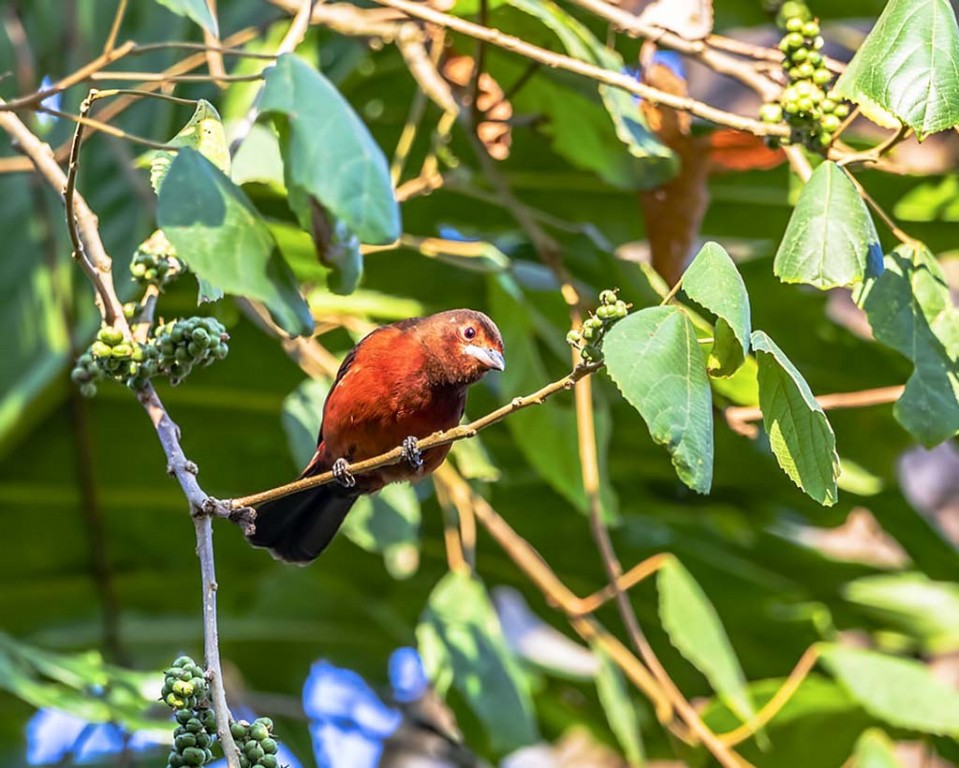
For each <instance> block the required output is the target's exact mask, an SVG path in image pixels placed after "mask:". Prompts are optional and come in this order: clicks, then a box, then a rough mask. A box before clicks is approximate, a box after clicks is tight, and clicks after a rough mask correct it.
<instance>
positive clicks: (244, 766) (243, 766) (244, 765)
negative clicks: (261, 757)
mask: <svg viewBox="0 0 959 768" xmlns="http://www.w3.org/2000/svg"><path fill="white" fill-rule="evenodd" d="M252 766H253V763H251V762H250V758H248V757H247V756H246V755H244V754H241V755H240V768H252Z"/></svg>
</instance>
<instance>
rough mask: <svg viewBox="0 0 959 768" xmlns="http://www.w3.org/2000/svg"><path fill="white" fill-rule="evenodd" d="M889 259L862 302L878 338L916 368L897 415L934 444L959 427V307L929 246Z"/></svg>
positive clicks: (924, 441) (907, 248)
mask: <svg viewBox="0 0 959 768" xmlns="http://www.w3.org/2000/svg"><path fill="white" fill-rule="evenodd" d="M885 263H886V270H885V272H884V273H883V274H882V275H881V276H880V277H879V278H877V279H875V280H871V281H869V283H868V284H867V285H865V286H864V287H863V290H862V292H861V294H860V296H859V297H858V302H859V305H860V306H861V307H862V308H863V309H864V310H865V312H866V315H867V316H868V317H869V324H870V325H871V326H872V330H873V333H874V334H875V337H876V339H878V340H879V341H880V342H882V343H883V344H885V345H886V346H889V347H892V348H893V349H895V350H896V351H897V352H899V353H901V354H903V355H905V356H906V357H907V358H909V359H910V360H911V361H912V363H913V365H914V366H915V369H914V370H913V373H912V376H910V377H909V380H908V381H907V382H906V390H905V392H904V393H903V396H902V397H901V398H899V402H897V403H896V406H895V408H894V410H893V413H894V414H895V416H896V419H897V420H898V421H899V423H900V424H902V425H903V426H904V427H905V428H906V429H908V430H909V431H910V432H911V433H912V434H913V435H915V437H916V438H917V439H918V440H919V441H920V442H922V444H923V445H925V446H927V447H931V446H933V445H937V444H938V443H941V442H942V441H943V440H946V439H948V438H950V437H952V436H953V435H954V434H956V432H957V431H959V368H957V364H959V311H957V309H956V307H955V305H954V304H953V303H952V298H951V296H950V293H949V286H948V285H947V283H946V278H945V276H944V275H943V272H942V268H941V267H940V266H939V263H938V262H937V261H936V259H935V257H934V256H933V255H932V254H931V253H930V252H929V251H928V250H927V249H926V248H925V246H920V245H917V246H907V245H900V246H899V247H898V248H896V250H894V251H893V252H892V253H891V254H889V255H888V256H886V262H885Z"/></svg>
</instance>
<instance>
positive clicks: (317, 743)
mask: <svg viewBox="0 0 959 768" xmlns="http://www.w3.org/2000/svg"><path fill="white" fill-rule="evenodd" d="M310 735H311V736H312V737H313V754H314V755H315V756H316V766H317V768H376V766H377V765H378V764H379V762H380V755H381V754H382V753H383V742H382V741H380V740H378V739H372V738H370V737H369V736H367V735H365V734H364V733H363V732H362V731H358V730H344V729H341V728H338V727H337V726H336V725H334V724H333V723H330V722H320V723H313V724H312V725H311V726H310Z"/></svg>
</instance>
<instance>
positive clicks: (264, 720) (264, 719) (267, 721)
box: [256, 717, 273, 733]
mask: <svg viewBox="0 0 959 768" xmlns="http://www.w3.org/2000/svg"><path fill="white" fill-rule="evenodd" d="M256 722H258V723H263V725H265V726H266V729H267V730H268V731H270V732H271V733H272V732H273V721H272V720H271V719H270V718H268V717H258V718H257V719H256Z"/></svg>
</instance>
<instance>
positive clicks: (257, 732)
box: [250, 723, 270, 741]
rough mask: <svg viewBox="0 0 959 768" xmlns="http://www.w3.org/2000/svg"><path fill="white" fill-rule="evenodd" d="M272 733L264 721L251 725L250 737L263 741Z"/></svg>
mask: <svg viewBox="0 0 959 768" xmlns="http://www.w3.org/2000/svg"><path fill="white" fill-rule="evenodd" d="M269 735H270V732H269V730H268V729H267V727H266V726H265V725H263V723H253V725H252V726H250V738H251V739H253V740H255V741H263V739H265V738H268V737H269Z"/></svg>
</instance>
